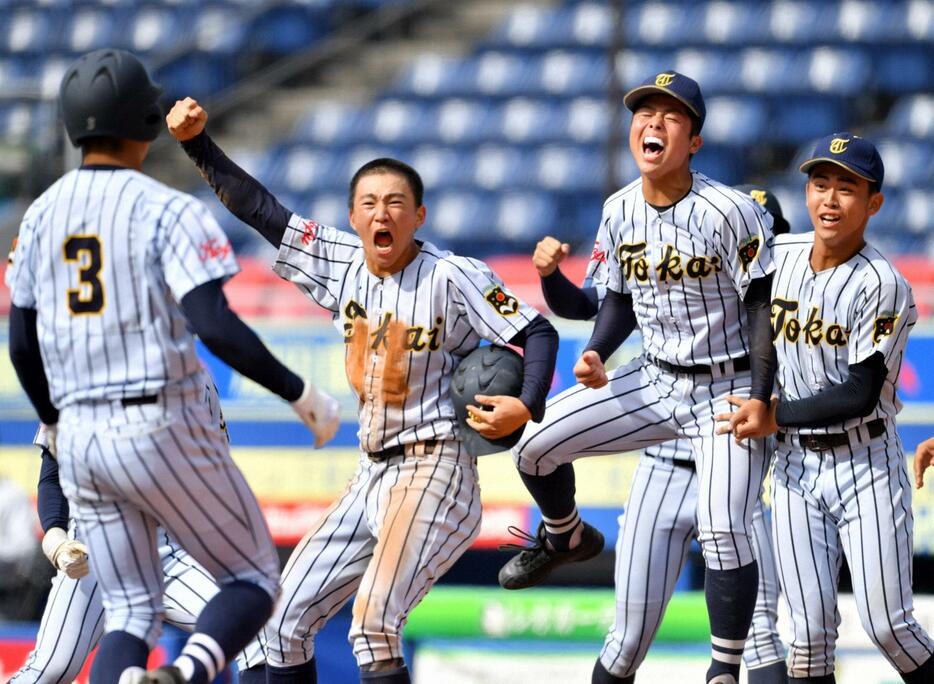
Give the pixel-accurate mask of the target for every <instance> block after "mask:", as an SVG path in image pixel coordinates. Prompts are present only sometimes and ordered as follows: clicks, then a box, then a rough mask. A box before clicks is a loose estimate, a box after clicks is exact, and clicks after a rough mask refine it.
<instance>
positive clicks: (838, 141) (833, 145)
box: [830, 138, 850, 154]
mask: <svg viewBox="0 0 934 684" xmlns="http://www.w3.org/2000/svg"><path fill="white" fill-rule="evenodd" d="M849 142H850V140H849V138H834V139H833V140H831V141H830V151H831V152H833V153H834V154H840V153H841V152H844V151H846V146H847V144H848V143H849Z"/></svg>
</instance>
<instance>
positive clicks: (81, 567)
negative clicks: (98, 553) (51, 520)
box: [42, 527, 88, 579]
mask: <svg viewBox="0 0 934 684" xmlns="http://www.w3.org/2000/svg"><path fill="white" fill-rule="evenodd" d="M42 552H43V553H44V554H45V557H46V558H48V559H49V562H51V563H52V565H54V566H55V567H56V568H57V569H58V570H61V571H62V572H64V573H65V574H66V575H68V576H69V577H70V578H71V579H81V578H82V577H84V576H85V575H87V574H88V547H86V546H85V545H84V544H82V543H81V542H79V541H78V540H77V539H69V538H68V533H67V532H65V530H63V529H62V528H61V527H50V528H49V531H48V532H46V533H45V536H44V537H42Z"/></svg>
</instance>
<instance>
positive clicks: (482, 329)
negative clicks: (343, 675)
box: [168, 98, 557, 683]
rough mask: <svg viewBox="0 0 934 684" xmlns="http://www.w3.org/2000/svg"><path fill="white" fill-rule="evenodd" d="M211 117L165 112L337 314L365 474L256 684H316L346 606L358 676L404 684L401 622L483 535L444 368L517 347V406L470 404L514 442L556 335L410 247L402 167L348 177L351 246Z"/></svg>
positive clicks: (298, 564)
mask: <svg viewBox="0 0 934 684" xmlns="http://www.w3.org/2000/svg"><path fill="white" fill-rule="evenodd" d="M206 120H207V114H206V112H205V111H204V110H203V109H202V108H201V107H200V106H198V104H197V103H196V102H195V101H194V100H192V99H191V98H187V99H185V100H184V101H180V102H178V103H176V105H175V107H174V108H173V110H172V111H171V112H170V113H169V116H168V123H169V130H170V131H172V133H173V135H175V137H176V138H178V139H179V140H181V141H184V142H183V147H184V149H185V151H186V152H187V154H188V155H189V156H190V157H191V158H192V159H193V160H194V162H195V163H196V164H197V166H198V168H199V169H200V171H201V174H202V176H203V177H204V178H205V179H206V180H207V181H208V182H209V183H210V184H211V185H212V187H213V188H214V190H215V192H216V193H217V194H218V196H219V197H220V198H221V200H222V201H223V202H224V203H225V204H226V206H227V208H228V209H229V210H230V211H231V212H232V213H234V214H235V215H236V216H238V217H239V218H241V219H242V220H243V221H245V222H247V223H249V224H250V225H252V226H253V227H254V228H256V229H257V230H258V231H259V232H260V233H261V234H262V235H263V236H264V237H265V238H266V239H267V240H268V241H269V242H270V243H272V244H273V245H276V246H277V247H278V248H279V253H278V257H277V258H276V263H275V267H274V269H275V271H276V272H277V273H278V274H279V275H280V276H282V277H283V278H285V279H287V280H291V281H292V282H294V283H296V284H297V285H298V286H299V287H300V288H301V289H302V290H303V291H304V292H305V293H306V294H307V295H308V296H309V297H311V298H312V299H313V300H315V301H316V302H317V303H318V304H320V305H321V306H323V307H324V308H326V309H327V310H329V311H330V312H331V314H332V316H333V321H334V325H335V326H336V327H337V329H338V330H339V331H341V333H342V335H343V336H344V340H345V342H346V346H345V349H346V356H345V366H346V371H347V378H348V380H349V381H350V384H351V387H352V388H353V391H354V393H355V394H356V396H357V398H358V400H359V410H360V430H359V433H358V434H359V438H360V448H361V457H360V464H359V467H358V469H357V472H356V474H355V475H354V477H353V480H352V481H351V482H350V484H349V486H348V488H347V490H346V491H345V492H344V494H343V495H341V497H340V498H339V499H338V500H337V501H336V502H335V503H334V504H333V505H332V506H331V508H330V509H329V510H328V512H327V513H326V514H325V515H324V517H323V518H322V519H321V520H320V521H319V522H318V523H317V524H316V525H315V526H314V527H313V529H311V530H310V531H309V532H308V534H307V535H306V536H305V537H304V539H303V540H302V541H301V542H299V544H298V546H297V547H296V549H295V551H294V553H293V554H292V557H291V558H290V559H289V562H288V564H287V566H286V568H285V570H284V571H283V574H282V587H283V596H282V599H281V601H280V602H279V604H278V606H277V607H276V610H275V613H274V615H273V617H272V619H271V620H270V621H269V623H268V624H267V626H266V628H265V630H264V636H265V645H266V649H267V665H268V667H267V668H266V676H267V677H268V681H270V682H277V683H278V682H296V683H298V682H303V683H307V682H308V681H309V680H312V681H314V678H315V664H314V643H313V641H314V635H315V633H316V632H317V631H318V630H319V629H320V628H321V626H322V625H323V624H324V623H325V622H326V621H327V620H328V619H329V618H330V617H331V616H332V615H333V614H334V613H335V612H336V611H337V610H338V609H339V608H340V607H341V606H342V605H343V604H344V603H345V602H346V601H348V600H349V599H350V598H351V597H352V596H355V600H354V608H353V620H352V626H351V631H350V641H351V642H352V644H353V651H354V655H355V657H356V659H357V663H358V665H359V666H360V670H361V674H360V677H361V681H366V682H386V683H389V682H408V681H409V675H408V671H407V669H406V666H405V663H404V661H403V659H402V644H401V629H402V626H403V625H404V624H405V621H406V617H407V615H408V614H409V611H410V610H411V609H412V608H413V607H414V606H415V605H416V604H417V603H418V602H419V601H420V600H421V598H422V597H423V596H424V595H425V593H426V592H427V591H428V590H429V589H430V588H431V586H432V585H433V584H434V582H435V581H436V580H437V579H438V578H439V577H440V576H441V575H443V574H444V573H445V571H447V569H448V568H449V567H450V566H451V565H452V564H453V563H454V561H456V560H457V558H458V557H460V555H461V554H462V553H463V552H464V551H465V550H466V549H467V548H468V547H469V546H470V543H471V541H472V540H473V539H474V538H476V536H477V534H478V532H479V528H480V512H481V511H480V492H479V489H478V486H477V471H476V461H475V458H474V456H473V455H472V454H470V453H468V452H467V450H466V449H465V448H464V445H463V443H462V441H461V440H462V438H461V434H460V429H459V427H458V424H457V420H456V416H455V411H454V407H453V404H452V401H451V392H450V386H451V377H452V375H453V371H454V369H455V367H456V366H457V364H458V362H459V360H460V359H462V358H464V357H465V356H467V355H468V353H470V352H471V351H472V350H473V349H475V348H476V347H477V346H478V345H479V343H480V341H481V340H482V339H486V340H489V341H491V342H494V343H498V344H504V343H507V342H508V343H511V344H514V345H517V346H522V347H524V348H525V355H524V359H523V369H524V372H523V382H522V392H521V394H520V396H519V397H518V398H517V397H513V396H507V395H497V396H484V395H477V396H476V397H475V398H476V402H475V403H476V405H474V404H471V405H470V406H468V409H469V411H470V412H471V414H472V417H471V418H470V419H469V420H468V423H467V424H468V425H469V426H470V427H471V428H473V429H475V430H477V431H478V432H479V433H480V434H481V435H483V436H484V437H486V438H490V439H496V438H499V437H502V436H504V435H507V434H512V433H514V432H515V431H516V430H517V429H519V428H520V427H522V426H523V425H525V424H526V422H527V421H529V420H530V419H532V420H539V419H541V416H542V414H543V413H544V406H545V397H546V395H547V393H548V388H549V386H550V383H551V376H552V373H553V370H554V360H555V353H556V351H557V333H556V332H555V330H554V328H552V327H551V325H550V324H549V323H548V322H547V321H546V320H545V319H544V318H543V317H542V316H540V315H539V314H538V313H537V312H535V310H534V309H531V308H529V307H528V306H526V305H525V304H523V303H522V302H520V301H519V300H518V299H517V298H516V297H515V296H513V295H512V294H511V293H510V292H509V291H508V290H507V289H506V288H505V287H504V286H503V284H502V282H501V281H500V280H499V279H498V278H497V277H496V276H495V275H494V274H493V273H492V271H490V270H489V268H488V267H487V266H486V265H485V264H483V263H482V262H480V261H476V260H474V259H467V258H463V257H459V256H456V255H454V254H451V253H450V252H445V251H442V250H439V249H438V248H437V247H435V246H434V245H431V244H430V243H428V242H421V241H417V240H415V231H416V230H417V229H418V227H419V226H421V224H422V223H423V222H424V220H425V211H426V209H425V206H424V205H423V204H422V193H423V190H422V182H421V179H420V177H419V176H418V174H417V173H416V172H415V170H414V169H412V168H411V167H410V166H408V165H407V164H404V163H402V162H400V161H397V160H393V159H377V160H374V161H371V162H369V163H367V164H365V165H364V166H363V167H361V168H360V169H359V170H358V171H357V172H356V173H355V174H354V177H353V179H352V180H351V183H350V193H349V195H350V197H349V207H350V211H349V218H350V224H351V226H353V228H354V231H355V232H356V233H357V234H356V235H352V234H350V233H347V232H344V231H340V230H336V229H334V228H330V227H327V226H322V225H320V224H318V223H316V222H315V221H312V220H308V219H304V218H302V217H300V216H298V215H296V214H293V213H292V212H291V211H289V210H287V209H286V208H285V207H283V206H282V205H281V204H279V202H278V201H277V200H276V199H275V198H274V197H273V196H272V195H270V193H269V192H268V191H267V190H266V189H265V188H264V187H263V186H262V185H260V184H259V183H258V182H256V181H255V180H254V179H253V178H250V177H249V176H248V175H247V174H246V173H245V172H244V171H243V170H242V169H240V168H238V167H237V166H236V165H234V164H233V163H232V162H231V161H230V160H229V159H227V158H226V157H225V156H224V155H223V153H222V152H221V151H220V150H219V149H218V148H217V147H216V145H214V143H213V142H212V141H211V139H210V137H209V136H208V135H207V134H206V133H204V132H203V130H204V125H205V122H206ZM257 674H261V673H259V672H255V671H254V672H253V673H248V674H247V678H248V681H255V679H253V678H252V677H253V676H255V675H257Z"/></svg>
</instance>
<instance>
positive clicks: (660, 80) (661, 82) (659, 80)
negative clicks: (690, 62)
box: [655, 74, 675, 88]
mask: <svg viewBox="0 0 934 684" xmlns="http://www.w3.org/2000/svg"><path fill="white" fill-rule="evenodd" d="M674 80H675V75H674V74H659V75H658V76H656V77H655V85H657V86H661V87H662V88H664V87H665V86H670V85H671V82H672V81H674Z"/></svg>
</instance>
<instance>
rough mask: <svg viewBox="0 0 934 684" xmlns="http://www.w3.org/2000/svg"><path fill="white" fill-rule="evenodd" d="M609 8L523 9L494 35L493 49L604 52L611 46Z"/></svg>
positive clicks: (595, 4)
mask: <svg viewBox="0 0 934 684" xmlns="http://www.w3.org/2000/svg"><path fill="white" fill-rule="evenodd" d="M611 31H612V17H611V12H610V8H609V7H608V6H607V5H605V4H604V3H601V2H581V3H575V4H572V5H569V6H566V7H561V8H558V9H552V8H546V7H537V6H533V5H520V6H519V7H517V8H516V9H515V10H514V11H513V12H512V13H511V14H510V15H509V17H508V18H507V19H506V20H505V21H504V22H503V24H502V25H501V26H500V27H499V29H497V31H496V32H495V33H494V34H493V37H492V39H491V42H492V44H493V45H501V46H510V47H514V48H559V47H576V48H580V47H582V46H586V47H591V48H603V47H606V46H607V45H608V44H609V42H610V35H611Z"/></svg>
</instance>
